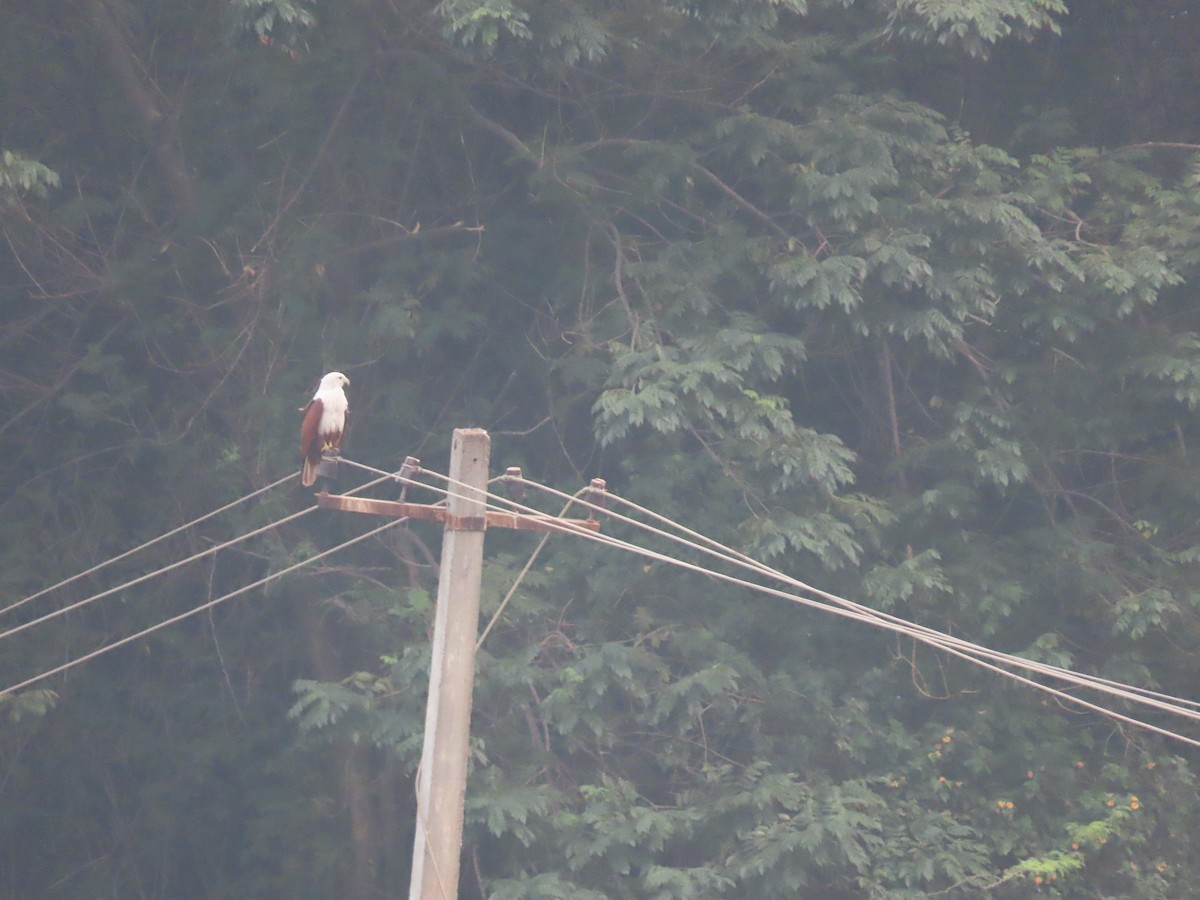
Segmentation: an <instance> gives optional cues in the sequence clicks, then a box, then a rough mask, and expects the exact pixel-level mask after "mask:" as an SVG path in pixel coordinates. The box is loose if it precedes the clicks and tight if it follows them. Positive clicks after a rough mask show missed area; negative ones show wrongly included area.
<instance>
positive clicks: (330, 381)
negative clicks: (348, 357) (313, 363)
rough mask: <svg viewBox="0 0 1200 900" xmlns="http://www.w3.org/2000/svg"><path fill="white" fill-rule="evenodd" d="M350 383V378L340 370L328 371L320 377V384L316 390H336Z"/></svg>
mask: <svg viewBox="0 0 1200 900" xmlns="http://www.w3.org/2000/svg"><path fill="white" fill-rule="evenodd" d="M349 383H350V379H349V378H347V377H346V376H345V375H343V374H342V373H341V372H329V373H327V374H326V375H325V376H324V377H323V378H322V379H321V386H320V387H319V388H317V391H318V392H320V391H333V390H338V389H340V388H342V387H344V386H345V385H348V384H349Z"/></svg>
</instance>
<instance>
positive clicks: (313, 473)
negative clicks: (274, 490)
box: [300, 456, 321, 487]
mask: <svg viewBox="0 0 1200 900" xmlns="http://www.w3.org/2000/svg"><path fill="white" fill-rule="evenodd" d="M320 465H321V458H320V457H319V456H318V457H317V458H316V459H315V460H313V459H309V458H308V457H307V456H306V457H304V468H303V469H301V470H300V483H301V484H302V485H304V486H305V487H312V486H313V485H314V484H316V482H317V467H318V466H320Z"/></svg>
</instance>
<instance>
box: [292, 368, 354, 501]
mask: <svg viewBox="0 0 1200 900" xmlns="http://www.w3.org/2000/svg"><path fill="white" fill-rule="evenodd" d="M349 383H350V379H349V378H347V377H346V376H345V375H343V374H342V373H341V372H330V373H329V374H328V375H326V376H325V377H324V378H322V379H321V384H320V386H319V387H318V388H317V392H316V393H315V394H313V398H312V399H311V400H309V401H308V405H307V406H304V407H302V408H301V412H303V413H304V421H303V422H302V423H301V424H300V455H301V456H302V457H303V458H304V468H303V469H302V470H301V472H300V483H301V484H303V485H304V486H305V487H310V486H311V485H312V484H313V483H314V482H315V481H316V480H317V466H319V465H320V464H321V454H323V453H327V452H329V451H331V450H337V448H338V445H339V444H340V443H341V442H342V432H343V431H345V430H346V413H347V412H348V411H349V408H350V405H349V402H348V401H347V400H346V392H345V391H344V390H342V388H343V387H344V386H345V385H348V384H349Z"/></svg>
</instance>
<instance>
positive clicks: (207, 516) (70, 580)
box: [0, 472, 300, 616]
mask: <svg viewBox="0 0 1200 900" xmlns="http://www.w3.org/2000/svg"><path fill="white" fill-rule="evenodd" d="M299 475H300V473H299V472H293V473H292V474H290V475H285V476H284V477H283V478H280V479H279V480H278V481H273V482H271V483H270V484H268V485H266V486H265V487H260V488H259V489H258V490H256V491H253V492H251V493H249V494H246V495H245V496H244V497H239V498H238V499H237V500H234V501H233V502H232V503H226V504H225V505H224V506H222V507H220V508H219V509H214V510H213V511H212V512H207V513H205V514H204V515H202V516H198V517H197V518H195V519H192V520H191V521H190V522H185V523H184V524H183V525H180V526H179V527H178V528H172V529H171V530H170V531H168V532H166V533H165V534H160V535H159V536H158V537H156V538H151V539H150V540H148V541H146V543H144V544H138V546H136V547H134V548H132V549H131V550H126V551H125V552H124V553H120V554H118V555H117V556H113V557H110V558H109V559H106V560H105V561H104V562H102V563H97V564H96V565H94V566H92V567H91V568H90V569H86V570H84V571H82V572H79V573H78V574H76V575H72V576H71V577H70V578H64V579H63V580H62V581H60V582H58V583H57V584H52V585H50V587H46V588H42V589H41V590H40V591H38V592H37V593H36V594H30V595H29V596H28V597H25V598H24V599H22V600H18V601H17V602H16V603H12V604H9V605H8V606H6V607H4V608H3V609H0V616H3V615H5V614H7V613H10V612H12V611H13V610H14V609H19V608H20V607H22V606H24V605H25V604H26V603H32V602H33V601H34V600H37V599H38V598H39V597H44V596H45V595H46V594H49V593H50V592H52V591H56V590H58V589H59V588H63V587H66V586H67V585H68V584H72V583H74V582H76V581H78V580H79V579H81V578H87V576H89V575H94V574H95V573H97V572H99V571H100V570H101V569H104V568H107V567H108V566H111V565H112V564H113V563H118V562H120V561H121V560H123V559H128V558H129V557H131V556H133V555H134V554H135V553H140V552H141V551H142V550H145V549H146V548H147V547H153V546H154V545H155V544H157V543H158V542H159V541H165V540H166V539H167V538H169V537H173V536H174V535H177V534H179V533H180V532H181V531H187V530H188V529H189V528H193V527H195V526H196V525H199V524H200V523H201V522H205V521H207V520H209V519H211V518H212V517H213V516H219V515H220V514H221V513H223V512H228V511H229V510H231V509H233V508H234V507H235V506H238V505H239V504H242V503H245V502H246V501H247V500H253V499H254V498H255V497H257V496H259V495H260V494H265V493H266V492H267V491H269V490H271V489H273V488H277V487H279V485H281V484H284V483H285V482H288V481H291V480H292V479H293V478H297V477H299Z"/></svg>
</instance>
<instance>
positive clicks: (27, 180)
mask: <svg viewBox="0 0 1200 900" xmlns="http://www.w3.org/2000/svg"><path fill="white" fill-rule="evenodd" d="M58 184H59V177H58V173H57V172H55V171H53V170H52V169H49V168H47V167H46V166H44V165H42V164H41V163H40V162H38V161H37V160H33V159H28V158H26V157H24V156H21V155H19V154H16V153H13V152H12V151H11V150H0V200H4V201H7V202H11V201H12V200H14V199H15V198H17V197H18V196H20V195H21V194H26V193H30V194H33V195H34V196H36V197H45V196H46V195H47V194H49V192H50V189H51V188H56V187H58Z"/></svg>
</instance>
